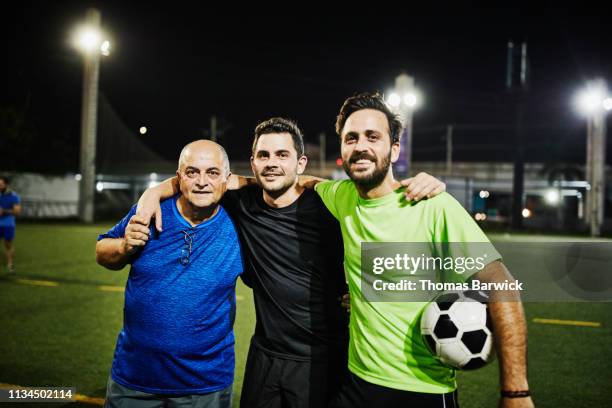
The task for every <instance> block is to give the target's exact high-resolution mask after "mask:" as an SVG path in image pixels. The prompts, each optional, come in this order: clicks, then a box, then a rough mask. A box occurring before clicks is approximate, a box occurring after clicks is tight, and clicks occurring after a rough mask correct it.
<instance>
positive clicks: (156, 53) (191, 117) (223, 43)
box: [0, 2, 612, 172]
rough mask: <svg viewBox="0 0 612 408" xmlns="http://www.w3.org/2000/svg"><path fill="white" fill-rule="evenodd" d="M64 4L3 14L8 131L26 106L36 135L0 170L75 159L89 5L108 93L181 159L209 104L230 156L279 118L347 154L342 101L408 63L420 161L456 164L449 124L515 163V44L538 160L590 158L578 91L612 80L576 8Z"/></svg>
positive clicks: (375, 86) (485, 155)
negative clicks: (424, 11) (522, 55)
mask: <svg viewBox="0 0 612 408" xmlns="http://www.w3.org/2000/svg"><path fill="white" fill-rule="evenodd" d="M56 3H57V4H56V5H52V4H51V2H49V4H45V3H40V4H39V3H31V2H30V3H28V2H23V3H21V4H20V5H19V6H13V8H12V9H7V10H4V11H3V13H2V14H3V16H2V20H3V23H2V30H3V36H2V38H3V41H4V42H5V43H6V44H5V47H3V48H4V51H5V52H4V55H5V58H3V63H2V76H1V78H2V93H1V95H0V98H1V99H0V106H1V107H2V116H1V117H0V119H1V120H2V121H3V123H2V132H3V133H5V132H6V129H7V127H10V126H9V125H10V123H11V122H10V112H18V113H21V114H22V116H21V117H22V118H23V120H22V122H21V125H20V126H21V129H22V130H23V132H22V133H24V134H26V135H28V137H29V139H30V141H29V142H28V143H24V144H27V145H28V147H27V150H26V149H25V148H24V149H22V150H23V151H22V150H20V148H18V147H16V146H15V144H14V143H13V144H10V143H7V142H6V140H7V139H8V137H7V136H6V134H2V135H0V137H2V138H3V139H4V142H2V144H1V145H0V146H1V149H2V161H4V163H5V165H1V164H0V170H34V171H53V172H64V171H75V170H76V169H77V168H78V141H79V123H80V103H81V87H82V61H81V57H80V55H79V53H78V52H77V51H76V50H74V49H73V48H71V46H70V42H69V39H70V33H71V28H72V27H74V26H75V25H76V24H78V23H79V22H80V21H81V20H82V19H83V17H84V15H85V10H86V8H87V7H88V6H89V5H96V6H97V7H98V8H99V9H100V11H101V13H102V24H103V28H104V29H105V30H106V31H107V32H109V33H111V44H112V49H111V55H110V57H106V58H103V60H102V65H101V77H100V92H101V93H103V94H104V95H105V96H106V98H107V99H108V100H109V101H110V103H111V104H112V106H113V107H114V108H115V110H116V111H117V112H118V113H119V115H120V116H121V117H122V118H123V119H124V121H125V124H126V125H127V126H128V127H129V128H130V129H133V131H134V133H135V134H137V130H138V128H139V127H140V126H146V127H147V128H148V129H149V133H147V134H146V135H145V136H139V137H142V139H143V140H144V141H145V142H146V144H147V145H148V146H150V147H151V148H152V149H153V150H154V151H156V152H158V153H159V154H160V155H162V156H164V157H165V158H167V159H169V160H175V159H176V158H177V156H178V153H179V151H180V148H181V147H182V145H183V144H185V143H187V142H188V141H190V140H193V139H196V138H201V137H203V135H204V133H203V132H204V131H205V130H206V129H207V128H208V127H209V120H210V119H209V118H210V116H211V115H212V114H215V115H217V116H218V117H220V118H221V126H222V127H224V128H225V132H224V134H223V137H222V139H221V141H222V143H223V144H224V145H225V146H226V148H227V149H228V153H229V154H230V158H231V159H235V160H244V159H246V158H248V155H249V149H250V143H251V135H252V131H253V128H254V126H255V125H256V124H257V123H258V122H259V121H261V120H263V119H266V118H269V117H271V116H289V117H292V118H294V119H296V120H297V121H298V123H299V124H300V125H301V127H302V128H303V130H304V132H305V137H306V142H312V143H315V142H316V141H317V137H318V136H317V135H318V134H319V133H320V132H326V133H327V135H328V136H329V138H328V155H329V156H335V155H337V154H338V151H339V148H338V143H337V139H336V137H335V134H334V128H333V126H334V120H335V116H336V114H337V112H338V109H339V107H340V105H341V104H342V102H343V100H344V99H345V98H346V97H347V96H350V95H353V94H355V93H357V92H362V91H371V90H380V91H382V92H385V91H387V90H389V89H390V88H391V87H392V85H393V82H394V78H395V76H396V75H397V74H399V73H400V72H401V71H402V70H405V71H406V72H407V73H409V74H410V75H412V76H414V77H415V80H416V85H417V86H418V87H419V89H420V90H421V92H422V93H423V95H424V105H423V107H422V108H421V109H420V110H419V111H418V112H416V114H415V118H414V126H415V128H414V132H415V141H414V158H415V159H416V160H443V159H444V146H445V144H444V140H443V135H444V130H443V129H444V127H445V126H446V125H447V124H451V123H452V124H455V125H457V126H458V130H457V131H456V133H455V142H456V147H455V148H456V156H455V159H456V160H477V161H501V160H504V161H510V160H511V157H512V156H511V155H512V149H513V140H514V139H513V138H514V136H513V132H514V130H513V126H514V123H515V114H514V104H513V100H514V99H513V98H512V96H511V95H509V94H508V92H507V91H506V89H505V83H504V82H505V66H506V44H507V42H508V40H510V39H512V40H513V41H514V42H515V44H517V45H518V44H519V43H520V42H522V41H527V42H528V48H529V59H530V68H531V70H530V74H531V76H530V86H529V91H528V92H527V93H526V94H525V99H524V100H525V111H526V116H525V135H526V139H527V140H528V141H529V147H528V149H527V159H528V161H573V162H576V163H583V162H584V156H585V151H584V138H585V134H586V128H585V122H584V120H583V119H582V118H581V117H580V116H579V115H578V114H577V113H575V111H574V110H573V108H572V104H571V100H572V97H573V95H574V93H575V92H576V91H577V90H578V89H580V88H581V87H582V86H583V84H584V83H585V81H586V80H588V79H591V78H594V77H603V78H606V79H608V80H610V81H612V78H611V77H612V48H611V47H610V44H612V42H611V40H612V38H611V37H612V34H611V30H610V29H609V26H607V24H606V20H607V19H606V18H604V16H603V15H593V16H586V15H584V14H582V13H581V12H580V11H578V10H571V9H559V8H548V7H540V8H538V7H533V6H532V7H531V8H530V9H528V10H527V9H525V10H518V9H504V10H501V9H492V8H488V9H477V8H473V9H463V10H462V11H461V13H460V14H457V15H450V12H448V13H445V12H444V11H443V10H442V9H441V10H440V13H439V14H429V15H427V16H425V15H416V14H415V15H409V14H405V13H403V12H400V11H399V10H396V11H395V12H393V10H387V12H386V13H385V14H386V16H385V15H380V16H374V15H369V16H360V17H356V16H344V15H343V14H342V13H340V12H332V11H331V9H330V10H329V11H326V12H325V13H323V12H321V13H320V14H319V15H314V16H307V15H302V14H301V13H300V12H295V13H293V14H292V15H290V16H273V15H262V16H253V15H252V16H242V17H240V16H235V15H223V14H215V13H214V12H213V10H212V9H210V10H207V9H198V8H189V7H187V6H179V5H176V4H175V3H173V2H170V3H168V2H166V3H164V5H163V6H151V5H147V6H146V7H142V6H137V5H130V4H127V2H125V4H122V3H120V2H117V3H112V2H100V3H98V4H96V3H87V2H67V3H64V2H62V3H60V2H56ZM202 4H203V3H202ZM391 15H392V17H391ZM7 51H8V52H7ZM7 112H9V113H7ZM7 117H8V118H9V119H7ZM608 122H609V123H610V121H608ZM7 123H9V125H7ZM608 139H610V137H609V138H608ZM608 141H609V140H608ZM609 142H610V141H609ZM608 145H609V146H610V143H608ZM608 152H609V153H608V157H610V149H608ZM330 158H331V157H330ZM608 161H609V160H608ZM6 163H8V165H7V164H6Z"/></svg>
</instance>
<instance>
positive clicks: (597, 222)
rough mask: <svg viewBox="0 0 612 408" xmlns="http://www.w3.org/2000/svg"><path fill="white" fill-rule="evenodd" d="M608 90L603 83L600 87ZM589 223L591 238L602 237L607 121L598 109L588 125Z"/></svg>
mask: <svg viewBox="0 0 612 408" xmlns="http://www.w3.org/2000/svg"><path fill="white" fill-rule="evenodd" d="M599 86H601V87H602V88H603V89H606V85H605V83H603V81H602V82H601V83H600V85H599ZM587 132H588V133H587V181H588V183H589V185H590V189H589V190H588V191H587V212H586V213H587V220H588V221H587V222H588V223H589V229H590V232H591V236H594V237H598V236H600V235H601V226H602V224H603V221H604V203H605V195H604V194H605V185H606V183H605V166H606V120H605V112H604V110H603V109H597V110H596V111H595V112H593V114H592V115H590V116H589V118H588V124H587Z"/></svg>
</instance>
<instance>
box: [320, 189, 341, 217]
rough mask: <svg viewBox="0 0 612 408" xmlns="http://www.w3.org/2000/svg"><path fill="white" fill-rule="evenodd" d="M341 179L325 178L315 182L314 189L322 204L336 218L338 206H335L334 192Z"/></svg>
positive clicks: (335, 192)
mask: <svg viewBox="0 0 612 408" xmlns="http://www.w3.org/2000/svg"><path fill="white" fill-rule="evenodd" d="M342 181H343V180H327V181H322V182H320V183H317V184H316V185H315V191H316V192H317V194H319V196H320V197H321V200H322V201H323V204H325V207H327V209H328V210H329V212H330V213H332V215H333V216H334V217H335V218H338V208H337V206H336V194H337V193H338V187H339V186H340V183H342Z"/></svg>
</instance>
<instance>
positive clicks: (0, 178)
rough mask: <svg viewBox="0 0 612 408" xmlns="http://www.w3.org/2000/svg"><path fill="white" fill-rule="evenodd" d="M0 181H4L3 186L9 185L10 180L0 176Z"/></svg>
mask: <svg viewBox="0 0 612 408" xmlns="http://www.w3.org/2000/svg"><path fill="white" fill-rule="evenodd" d="M0 180H2V181H4V184H7V185H8V184H11V180H10V179H9V178H8V177H7V176H0Z"/></svg>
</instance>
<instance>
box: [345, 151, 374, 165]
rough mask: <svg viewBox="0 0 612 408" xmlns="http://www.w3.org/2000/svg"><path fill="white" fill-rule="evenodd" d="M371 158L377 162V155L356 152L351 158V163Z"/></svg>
mask: <svg viewBox="0 0 612 408" xmlns="http://www.w3.org/2000/svg"><path fill="white" fill-rule="evenodd" d="M364 159H365V160H370V161H372V162H374V163H376V156H372V155H371V154H369V153H365V152H364V153H355V154H353V155H352V156H351V157H350V158H349V163H351V164H352V163H357V162H358V161H359V160H364Z"/></svg>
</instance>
